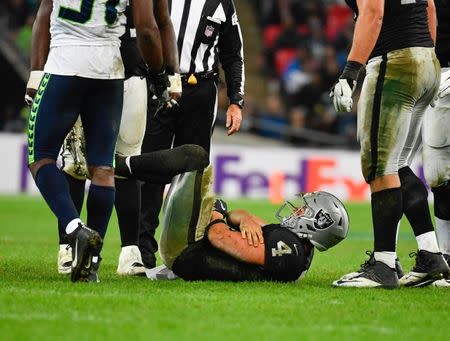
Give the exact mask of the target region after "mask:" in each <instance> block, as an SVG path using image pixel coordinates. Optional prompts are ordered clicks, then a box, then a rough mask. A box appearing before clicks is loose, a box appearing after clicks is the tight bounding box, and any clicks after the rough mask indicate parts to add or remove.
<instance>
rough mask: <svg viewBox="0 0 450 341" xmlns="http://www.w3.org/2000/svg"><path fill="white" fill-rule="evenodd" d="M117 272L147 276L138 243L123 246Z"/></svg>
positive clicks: (119, 273)
mask: <svg viewBox="0 0 450 341" xmlns="http://www.w3.org/2000/svg"><path fill="white" fill-rule="evenodd" d="M117 274H118V275H123V276H145V266H144V263H143V262H142V257H141V252H140V251H139V248H138V247H137V246H136V245H129V246H124V247H122V251H121V252H120V256H119V265H118V266H117Z"/></svg>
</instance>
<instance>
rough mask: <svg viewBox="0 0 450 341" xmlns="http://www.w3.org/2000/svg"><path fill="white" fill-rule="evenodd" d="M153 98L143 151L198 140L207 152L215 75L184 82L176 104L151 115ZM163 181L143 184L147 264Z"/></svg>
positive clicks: (152, 262) (214, 102) (150, 261)
mask: <svg viewBox="0 0 450 341" xmlns="http://www.w3.org/2000/svg"><path fill="white" fill-rule="evenodd" d="M154 112H155V102H154V101H153V100H151V94H150V98H149V111H148V114H147V127H146V132H145V137H144V142H143V144H142V153H148V152H152V151H156V150H161V149H167V148H170V147H171V146H173V147H177V146H181V145H183V144H187V143H190V144H197V145H200V146H202V147H203V148H204V149H205V150H206V151H207V152H208V154H209V152H210V146H211V135H212V131H213V127H214V122H215V119H216V114H217V83H216V80H214V79H198V84H197V85H188V84H184V85H183V96H182V97H181V99H180V101H179V107H178V108H174V109H172V110H170V111H166V112H163V113H160V114H159V115H158V117H155V116H154ZM164 187H165V186H164V185H160V184H152V183H149V182H145V183H144V184H143V186H142V201H141V203H142V205H141V225H140V231H139V249H140V251H141V254H142V260H143V262H144V265H145V266H146V267H154V266H155V262H156V257H155V253H156V252H157V251H158V243H157V241H156V239H155V231H156V228H157V227H158V224H159V218H158V216H159V212H160V210H161V206H162V202H163V194H164Z"/></svg>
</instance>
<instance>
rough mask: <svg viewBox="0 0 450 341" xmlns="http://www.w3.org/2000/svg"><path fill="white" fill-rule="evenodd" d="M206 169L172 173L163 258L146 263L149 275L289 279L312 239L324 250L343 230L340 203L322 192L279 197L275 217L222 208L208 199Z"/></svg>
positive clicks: (305, 262)
mask: <svg viewBox="0 0 450 341" xmlns="http://www.w3.org/2000/svg"><path fill="white" fill-rule="evenodd" d="M211 169H212V168H211V166H208V167H207V168H206V169H204V170H203V171H192V172H187V173H183V174H180V175H177V176H176V177H175V178H174V179H173V181H172V183H171V187H170V189H169V192H168V194H167V197H166V201H165V203H164V207H163V212H164V215H163V223H162V232H161V238H160V245H159V246H160V253H161V258H162V259H163V262H164V265H162V266H159V267H156V268H154V269H150V270H148V271H147V276H148V277H149V278H151V279H173V278H176V277H177V276H178V277H181V278H183V279H185V280H219V281H282V282H287V281H295V280H297V279H299V278H301V277H302V276H304V275H305V274H306V272H307V270H308V269H309V267H310V265H311V261H312V258H313V254H314V247H316V248H317V249H319V250H320V251H324V250H327V249H328V248H330V247H332V246H334V245H336V244H337V243H339V242H340V241H341V240H343V239H344V238H345V237H346V235H347V232H348V226H349V219H348V214H347V211H346V209H345V207H344V205H343V204H342V203H341V201H340V200H339V199H337V198H336V197H335V196H333V195H331V194H329V193H327V192H313V193H306V194H302V195H299V199H300V205H298V206H294V205H293V204H292V203H290V202H286V203H285V204H283V205H282V206H281V207H280V209H279V210H278V211H277V212H276V216H277V218H278V219H279V220H280V222H279V223H277V224H268V223H267V222H266V221H264V220H263V219H261V218H259V217H257V216H255V215H253V214H251V213H249V212H246V211H245V210H241V209H238V210H232V211H228V210H227V205H226V203H225V202H224V201H222V200H220V199H218V200H215V199H214V195H213V192H212V190H211V180H212V170H211ZM286 212H288V214H284V213H286Z"/></svg>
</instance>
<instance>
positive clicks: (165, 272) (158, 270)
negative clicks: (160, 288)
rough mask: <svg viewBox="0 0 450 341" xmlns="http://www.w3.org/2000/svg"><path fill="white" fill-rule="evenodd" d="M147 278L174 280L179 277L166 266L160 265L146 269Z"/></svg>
mask: <svg viewBox="0 0 450 341" xmlns="http://www.w3.org/2000/svg"><path fill="white" fill-rule="evenodd" d="M145 274H146V275H147V278H148V279H150V280H152V281H162V280H169V281H170V280H174V279H177V278H179V277H178V276H177V275H175V274H174V273H173V271H172V270H170V269H169V268H168V267H167V266H165V265H164V264H163V265H160V266H157V267H155V268H152V269H147V270H146V271H145Z"/></svg>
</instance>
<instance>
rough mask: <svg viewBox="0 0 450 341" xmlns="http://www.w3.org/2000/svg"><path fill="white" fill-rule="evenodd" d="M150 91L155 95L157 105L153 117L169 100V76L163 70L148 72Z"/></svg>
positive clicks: (162, 109)
mask: <svg viewBox="0 0 450 341" xmlns="http://www.w3.org/2000/svg"><path fill="white" fill-rule="evenodd" d="M148 79H149V82H150V91H151V92H152V93H153V94H154V95H155V96H156V100H157V101H158V105H157V108H156V111H155V117H157V116H158V115H159V114H160V113H161V112H162V111H164V110H165V109H166V107H167V103H168V102H169V101H170V98H169V92H168V90H167V88H168V87H170V81H169V76H168V75H167V73H166V72H165V71H161V72H160V73H157V74H152V73H149V77H148Z"/></svg>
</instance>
